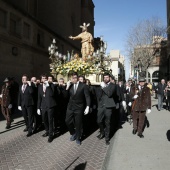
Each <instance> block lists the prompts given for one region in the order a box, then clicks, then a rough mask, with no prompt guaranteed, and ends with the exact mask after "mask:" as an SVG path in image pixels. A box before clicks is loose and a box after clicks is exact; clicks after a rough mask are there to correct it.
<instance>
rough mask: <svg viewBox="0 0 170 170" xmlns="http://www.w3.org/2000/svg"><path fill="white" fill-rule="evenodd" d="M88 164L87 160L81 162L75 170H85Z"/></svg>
mask: <svg viewBox="0 0 170 170" xmlns="http://www.w3.org/2000/svg"><path fill="white" fill-rule="evenodd" d="M86 164H87V162H85V163H81V164H79V165H77V166H76V167H75V168H74V170H85V168H86Z"/></svg>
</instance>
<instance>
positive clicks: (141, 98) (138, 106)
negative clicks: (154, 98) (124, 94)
mask: <svg viewBox="0 0 170 170" xmlns="http://www.w3.org/2000/svg"><path fill="white" fill-rule="evenodd" d="M132 91H133V93H134V95H135V94H136V93H135V91H136V92H137V95H138V98H137V99H135V104H134V108H133V110H134V111H146V110H147V109H151V93H150V89H149V88H148V87H147V86H144V87H143V89H142V90H141V91H140V90H139V89H138V87H136V88H134V87H133V89H132Z"/></svg>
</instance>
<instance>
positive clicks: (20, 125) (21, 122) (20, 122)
mask: <svg viewBox="0 0 170 170" xmlns="http://www.w3.org/2000/svg"><path fill="white" fill-rule="evenodd" d="M24 125H25V122H24V120H21V121H18V122H16V123H12V124H11V128H10V129H6V130H4V131H2V132H0V134H2V133H5V132H8V131H11V130H14V129H17V128H20V127H22V126H24ZM4 129H5V127H4Z"/></svg>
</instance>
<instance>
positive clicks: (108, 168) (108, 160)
mask: <svg viewBox="0 0 170 170" xmlns="http://www.w3.org/2000/svg"><path fill="white" fill-rule="evenodd" d="M119 133H120V130H118V131H117V132H116V133H115V134H114V136H113V138H112V139H111V142H110V145H109V148H108V151H107V153H106V157H105V160H104V162H103V166H102V170H113V169H114V157H115V156H116V155H115V153H114V150H115V149H114V148H116V146H117V143H118V138H119Z"/></svg>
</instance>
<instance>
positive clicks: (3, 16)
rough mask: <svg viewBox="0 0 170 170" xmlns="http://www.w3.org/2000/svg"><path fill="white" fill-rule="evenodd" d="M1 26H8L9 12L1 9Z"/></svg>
mask: <svg viewBox="0 0 170 170" xmlns="http://www.w3.org/2000/svg"><path fill="white" fill-rule="evenodd" d="M0 27H4V28H6V27H7V12H6V11H4V10H2V9H0Z"/></svg>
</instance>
